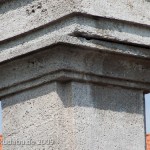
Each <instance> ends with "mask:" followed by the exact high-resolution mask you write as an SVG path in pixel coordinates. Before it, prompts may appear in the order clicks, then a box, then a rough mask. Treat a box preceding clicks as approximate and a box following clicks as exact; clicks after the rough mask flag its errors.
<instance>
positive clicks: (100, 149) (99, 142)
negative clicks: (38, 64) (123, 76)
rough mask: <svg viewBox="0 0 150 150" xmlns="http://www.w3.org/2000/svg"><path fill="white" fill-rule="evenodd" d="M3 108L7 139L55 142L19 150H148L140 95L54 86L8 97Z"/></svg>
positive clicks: (90, 86) (119, 90)
mask: <svg viewBox="0 0 150 150" xmlns="http://www.w3.org/2000/svg"><path fill="white" fill-rule="evenodd" d="M2 107H3V118H4V119H3V120H4V121H3V123H4V126H3V128H4V138H5V140H10V139H11V138H12V139H18V140H24V141H27V140H29V139H32V140H33V141H35V142H39V141H40V140H43V141H46V140H50V143H49V145H36V144H35V145H28V146H27V145H21V146H20V145H13V146H14V147H13V148H14V149H15V150H19V149H22V150H25V149H29V150H33V149H36V148H38V149H42V148H45V149H46V150H51V149H55V150H83V149H85V150H91V149H94V150H109V149H110V147H111V149H113V150H118V149H119V150H124V149H126V150H131V148H132V150H144V145H145V141H144V121H143V120H144V117H143V116H144V110H143V94H142V93H141V91H136V90H128V89H123V88H116V87H107V86H97V85H93V84H83V83H77V82H71V83H67V84H57V83H51V84H46V85H43V86H40V87H37V88H34V89H31V90H28V91H25V92H22V93H20V94H16V95H14V96H11V97H8V98H5V99H3V101H2ZM10 108H11V109H10ZM10 124H11V125H10ZM5 129H7V130H5ZM10 148H11V146H10V145H4V149H6V150H9V149H10Z"/></svg>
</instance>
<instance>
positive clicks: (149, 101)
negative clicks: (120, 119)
mask: <svg viewBox="0 0 150 150" xmlns="http://www.w3.org/2000/svg"><path fill="white" fill-rule="evenodd" d="M145 105H146V107H145V111H146V133H150V94H147V95H145ZM0 133H2V109H1V102H0Z"/></svg>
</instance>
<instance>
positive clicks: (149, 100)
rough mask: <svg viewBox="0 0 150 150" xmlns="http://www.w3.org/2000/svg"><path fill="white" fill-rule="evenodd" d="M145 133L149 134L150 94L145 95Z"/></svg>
mask: <svg viewBox="0 0 150 150" xmlns="http://www.w3.org/2000/svg"><path fill="white" fill-rule="evenodd" d="M145 105H146V108H145V110H146V132H147V133H150V94H147V95H145Z"/></svg>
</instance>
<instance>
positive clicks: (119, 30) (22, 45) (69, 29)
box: [0, 13, 150, 63]
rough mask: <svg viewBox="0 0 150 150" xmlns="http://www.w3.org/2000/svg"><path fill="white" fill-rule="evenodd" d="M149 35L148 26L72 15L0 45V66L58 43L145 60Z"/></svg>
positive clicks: (6, 40) (148, 50)
mask: <svg viewBox="0 0 150 150" xmlns="http://www.w3.org/2000/svg"><path fill="white" fill-rule="evenodd" d="M149 35H150V26H143V25H141V24H136V23H131V22H127V21H121V20H116V19H110V18H102V17H96V16H91V15H87V14H82V13H73V14H70V15H67V16H65V17H63V18H60V19H59V20H57V21H54V22H51V23H50V24H46V25H44V26H40V27H39V28H37V29H34V30H30V31H28V32H26V33H23V34H20V35H17V36H15V37H11V38H9V39H5V40H2V41H0V63H3V62H5V61H8V60H11V59H13V58H16V57H18V56H22V55H25V54H28V53H29V52H36V51H39V50H40V49H43V48H45V47H47V46H50V45H56V44H59V43H64V44H72V45H78V46H84V47H90V48H94V49H97V50H99V51H101V50H105V51H110V52H113V53H122V54H125V55H130V56H133V57H141V58H144V59H149V58H150V36H149ZM41 43H42V44H41ZM106 43H107V44H106Z"/></svg>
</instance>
